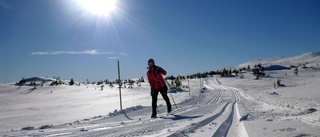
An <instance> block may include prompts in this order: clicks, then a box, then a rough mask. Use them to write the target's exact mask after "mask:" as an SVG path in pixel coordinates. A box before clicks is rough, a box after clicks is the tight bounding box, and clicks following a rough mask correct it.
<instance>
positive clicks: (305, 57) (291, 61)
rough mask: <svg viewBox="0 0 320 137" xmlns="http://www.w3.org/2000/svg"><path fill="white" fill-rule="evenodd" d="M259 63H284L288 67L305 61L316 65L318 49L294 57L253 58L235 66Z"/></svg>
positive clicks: (319, 54)
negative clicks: (253, 59)
mask: <svg viewBox="0 0 320 137" xmlns="http://www.w3.org/2000/svg"><path fill="white" fill-rule="evenodd" d="M259 63H261V64H263V65H266V66H269V65H284V66H286V67H290V66H291V65H294V66H299V65H302V64H306V63H308V64H312V65H317V63H320V51H317V52H308V53H304V54H301V55H298V56H295V57H276V58H269V59H261V60H255V61H250V62H247V63H243V64H240V65H238V66H237V67H247V66H248V65H250V66H253V65H255V64H259Z"/></svg>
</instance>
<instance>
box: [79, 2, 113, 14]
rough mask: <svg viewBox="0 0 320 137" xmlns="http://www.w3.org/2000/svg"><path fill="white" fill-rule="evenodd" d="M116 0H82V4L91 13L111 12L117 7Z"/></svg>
mask: <svg viewBox="0 0 320 137" xmlns="http://www.w3.org/2000/svg"><path fill="white" fill-rule="evenodd" d="M115 1H116V0H80V2H81V4H82V5H83V6H84V7H85V8H86V9H87V10H88V11H89V12H91V13H93V14H97V15H106V14H109V13H110V12H111V11H113V10H114V9H115V8H116V5H115Z"/></svg>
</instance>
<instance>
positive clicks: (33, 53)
mask: <svg viewBox="0 0 320 137" xmlns="http://www.w3.org/2000/svg"><path fill="white" fill-rule="evenodd" d="M31 54H32V55H66V54H69V55H81V54H88V55H112V54H114V52H107V51H99V50H85V51H53V52H32V53H31Z"/></svg>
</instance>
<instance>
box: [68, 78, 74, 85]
mask: <svg viewBox="0 0 320 137" xmlns="http://www.w3.org/2000/svg"><path fill="white" fill-rule="evenodd" d="M69 85H71V86H72V85H74V81H73V78H72V79H71V80H70V82H69Z"/></svg>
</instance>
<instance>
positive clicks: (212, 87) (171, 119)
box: [34, 79, 240, 137]
mask: <svg viewBox="0 0 320 137" xmlns="http://www.w3.org/2000/svg"><path fill="white" fill-rule="evenodd" d="M206 83H207V85H206V86H207V87H208V90H207V91H204V92H203V93H201V94H199V96H198V97H195V98H193V99H190V100H189V101H186V102H183V103H181V104H178V106H179V111H174V112H173V113H172V114H171V115H170V116H168V117H167V118H166V117H165V118H159V119H156V120H150V118H149V117H146V116H144V117H142V118H140V119H139V120H138V119H134V120H130V121H124V122H118V123H106V124H101V123H100V124H99V123H96V124H94V123H92V125H90V124H85V125H83V126H76V127H74V128H70V127H69V128H68V127H65V128H64V129H63V128H62V129H56V130H55V131H53V132H51V133H50V132H46V133H42V134H41V133H40V134H38V135H40V136H41V135H46V136H60V135H67V136H90V137H95V136H96V137H99V136H111V137H112V136H115V137H116V136H146V135H150V136H152V135H157V133H160V132H161V131H162V130H163V129H168V128H169V129H170V127H173V126H174V125H176V124H178V123H179V122H183V121H185V120H189V119H195V120H196V119H197V118H200V117H202V116H203V115H207V114H210V113H212V112H213V110H215V109H217V108H221V107H222V108H221V110H220V111H219V112H217V113H216V114H213V115H212V116H210V117H208V118H206V119H204V120H202V121H198V122H197V124H195V123H192V124H191V125H190V126H187V127H182V128H185V129H182V130H180V131H175V132H176V133H173V134H171V135H169V136H170V137H176V136H177V137H180V136H188V135H189V134H190V133H194V131H196V130H198V129H200V128H202V127H204V126H206V125H208V124H209V123H211V122H213V121H214V120H215V119H217V118H220V117H221V115H222V114H224V113H225V112H226V111H227V107H229V105H231V104H232V110H231V112H230V114H229V116H228V118H227V119H226V120H225V121H224V122H223V123H222V124H221V125H220V126H219V128H218V129H217V130H216V131H212V133H214V134H213V135H212V136H226V135H227V133H228V131H229V129H230V128H231V126H232V118H233V113H234V107H235V103H237V102H238V101H240V97H239V95H238V93H237V92H238V91H237V89H233V88H231V87H225V86H222V85H220V84H219V83H218V84H219V85H218V84H215V83H214V82H213V81H212V80H210V79H207V80H206ZM229 92H230V94H229ZM226 93H228V94H227V95H226ZM213 95H214V96H213ZM219 106H220V107H219ZM178 125H179V124H178ZM34 135H36V134H34Z"/></svg>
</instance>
